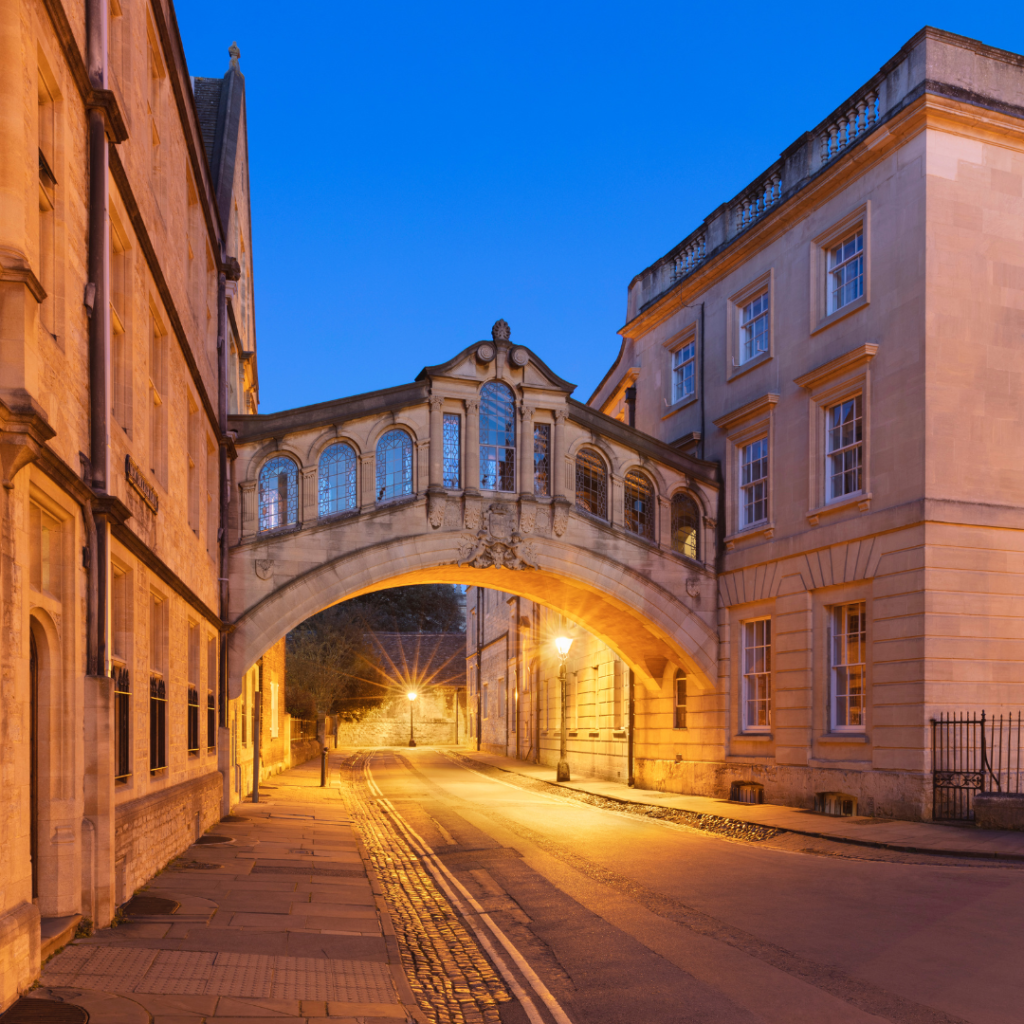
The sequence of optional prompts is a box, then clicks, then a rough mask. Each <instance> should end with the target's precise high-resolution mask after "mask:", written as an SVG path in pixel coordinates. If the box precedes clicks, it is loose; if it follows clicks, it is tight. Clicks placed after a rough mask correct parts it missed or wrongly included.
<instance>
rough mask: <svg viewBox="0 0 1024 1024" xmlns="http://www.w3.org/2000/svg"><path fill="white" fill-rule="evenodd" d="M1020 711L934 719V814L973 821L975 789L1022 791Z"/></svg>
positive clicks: (941, 818) (939, 818)
mask: <svg viewBox="0 0 1024 1024" xmlns="http://www.w3.org/2000/svg"><path fill="white" fill-rule="evenodd" d="M1020 727H1021V713H1020V712H1017V716H1016V718H1015V717H1014V716H1013V715H1012V714H1008V715H998V716H996V717H993V718H988V717H986V715H985V712H984V711H982V713H981V716H980V717H977V718H975V717H972V716H971V715H970V714H969V713H968V712H961V713H959V714H958V713H956V712H946V713H945V714H943V715H940V716H939V717H938V718H933V719H932V818H933V819H934V820H935V821H973V820H974V794H975V793H1020V792H1022V791H1024V790H1022V786H1021V781H1022V780H1021V760H1020Z"/></svg>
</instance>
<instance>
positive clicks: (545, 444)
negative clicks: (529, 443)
mask: <svg viewBox="0 0 1024 1024" xmlns="http://www.w3.org/2000/svg"><path fill="white" fill-rule="evenodd" d="M533 493H534V494H539V495H542V496H545V495H548V494H550V493H551V424H550V423H538V424H536V425H535V426H534V428H533Z"/></svg>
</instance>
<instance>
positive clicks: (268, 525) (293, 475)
mask: <svg viewBox="0 0 1024 1024" xmlns="http://www.w3.org/2000/svg"><path fill="white" fill-rule="evenodd" d="M298 518H299V471H298V467H297V466H296V465H295V463H294V462H293V461H292V460H291V459H289V458H287V457H286V456H284V455H275V456H274V458H272V459H271V460H270V461H269V462H268V463H267V464H266V465H265V466H264V467H263V469H261V470H260V530H276V529H277V528H278V527H281V526H294V525H295V523H297V522H298Z"/></svg>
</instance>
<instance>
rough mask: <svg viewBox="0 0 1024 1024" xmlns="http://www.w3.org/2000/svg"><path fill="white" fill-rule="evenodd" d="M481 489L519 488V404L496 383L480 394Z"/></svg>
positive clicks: (489, 384)
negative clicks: (517, 419) (517, 464)
mask: <svg viewBox="0 0 1024 1024" xmlns="http://www.w3.org/2000/svg"><path fill="white" fill-rule="evenodd" d="M480 486H481V488H483V489H484V490H486V491H514V490H515V489H516V404H515V401H514V400H513V398H512V392H511V391H510V390H509V389H508V388H507V387H506V386H505V385H504V384H500V383H498V381H494V380H492V381H488V383H486V384H485V385H484V386H483V390H482V391H481V392H480Z"/></svg>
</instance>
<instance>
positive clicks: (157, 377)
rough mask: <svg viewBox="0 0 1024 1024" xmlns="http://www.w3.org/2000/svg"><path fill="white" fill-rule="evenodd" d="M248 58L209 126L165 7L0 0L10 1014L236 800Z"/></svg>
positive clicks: (1, 955)
mask: <svg viewBox="0 0 1024 1024" xmlns="http://www.w3.org/2000/svg"><path fill="white" fill-rule="evenodd" d="M231 63H232V66H231V68H230V70H229V73H228V76H227V77H226V79H225V81H227V80H228V79H230V82H231V85H232V87H233V88H234V89H235V94H234V96H235V99H234V106H233V107H230V105H229V109H226V110H223V111H222V110H220V109H218V112H217V113H218V116H220V115H221V114H222V113H223V114H224V115H225V116H223V117H220V119H219V120H218V118H217V117H215V118H214V120H213V122H212V127H211V124H209V123H207V124H204V123H203V122H201V120H200V117H199V113H198V111H197V107H196V103H195V100H194V97H193V92H192V84H191V82H190V79H189V77H188V73H187V69H186V65H185V58H184V54H183V51H182V46H181V40H180V38H179V37H178V34H177V28H176V22H175V19H174V13H173V10H172V8H171V5H170V3H169V2H158V3H154V4H144V3H141V2H139V0H118V2H114V3H108V2H107V0H86V2H85V3H82V4H64V3H61V2H60V0H52V2H51V0H47V2H46V3H42V2H39V0H10V2H6V3H4V4H3V5H0V464H2V470H3V488H2V490H0V530H2V544H0V548H2V554H0V621H2V630H3V642H2V644H0V690H2V701H0V772H2V774H3V778H4V784H3V786H2V787H0V863H2V864H3V870H2V871H0V1009H3V1008H4V1007H6V1006H7V1005H9V1003H10V1002H11V1001H13V999H15V998H16V997H17V994H18V992H19V991H21V990H23V989H24V988H26V987H27V986H28V985H30V984H31V982H32V980H33V978H34V977H35V975H36V974H37V973H38V969H39V949H40V942H39V935H40V918H51V919H61V920H62V921H63V920H66V922H68V923H69V927H71V928H72V929H73V927H74V923H75V921H76V920H77V918H78V917H79V916H81V917H82V918H86V919H89V920H90V921H91V922H92V924H93V925H94V926H103V925H105V924H107V923H109V921H110V920H111V917H112V915H113V913H114V909H115V907H116V905H117V904H118V903H119V902H120V901H122V900H123V899H125V898H127V897H128V896H130V895H131V892H132V890H133V889H134V888H136V887H137V886H138V885H140V884H142V882H144V881H145V880H146V879H148V878H149V877H151V876H152V874H153V873H154V872H155V871H157V870H159V869H160V868H161V867H162V866H163V865H164V864H165V863H166V862H167V861H168V860H170V859H171V858H172V857H173V856H175V855H176V854H177V853H179V852H180V851H181V850H182V849H184V847H185V846H187V845H188V843H189V842H191V841H192V840H193V839H194V838H195V833H196V830H197V829H205V828H206V827H208V826H209V824H210V823H211V822H213V821H215V820H216V819H217V818H218V817H219V816H220V814H222V813H223V810H222V808H223V806H224V804H225V799H226V794H225V791H224V783H223V776H222V773H221V767H222V761H223V762H224V764H226V763H227V760H226V759H227V755H228V751H227V749H226V747H227V744H226V740H225V736H226V733H227V730H225V729H222V728H221V723H222V722H223V721H226V716H227V710H228V709H227V706H226V700H225V699H224V695H223V691H224V687H223V683H222V668H221V665H222V656H221V655H222V650H223V645H222V642H221V637H222V634H223V630H224V624H223V621H222V618H221V614H222V598H223V593H222V586H221V583H220V582H219V581H220V578H221V577H223V576H224V575H225V573H224V572H223V571H222V570H221V564H220V563H221V532H220V531H221V506H222V500H221V481H222V480H223V479H225V474H224V467H225V466H226V462H227V459H228V457H229V454H230V440H229V438H228V437H227V435H226V431H225V428H226V414H227V409H226V408H225V409H224V412H223V414H222V413H221V411H220V405H221V395H222V394H223V395H225V396H227V394H228V390H229V388H228V381H227V380H226V377H227V374H226V373H225V371H224V370H223V368H222V366H221V360H220V358H219V353H220V352H221V351H222V350H225V348H226V345H225V342H227V343H228V344H230V345H233V346H234V347H235V350H236V351H237V352H238V353H239V356H238V371H237V377H238V382H239V383H238V385H237V390H238V401H237V406H238V407H239V408H250V409H252V408H255V404H254V403H255V384H256V377H255V363H254V355H253V353H254V349H255V343H254V340H253V339H254V334H253V330H252V323H251V320H252V309H253V303H252V284H251V282H252V268H251V240H250V228H249V214H248V173H247V168H246V149H245V121H244V89H243V81H242V78H241V73H240V71H239V70H238V63H237V51H236V52H235V54H234V55H233V56H232V62H231ZM225 88H226V86H225ZM232 111H233V114H232ZM228 114H232V116H230V117H229V116H227V115H228ZM211 133H212V134H211ZM207 136H209V137H210V138H209V141H210V142H212V143H213V144H214V145H215V146H216V145H220V146H221V149H223V148H224V145H225V144H226V139H227V136H231V143H232V145H233V149H234V162H233V164H232V167H231V173H230V181H227V180H226V179H225V178H224V177H223V176H221V178H220V179H219V178H218V175H217V173H214V170H212V169H211V160H210V158H209V157H208V156H207V154H206V152H205V150H206V146H207V141H208V139H207ZM225 173H226V172H225ZM229 286H230V287H229ZM246 388H248V390H246ZM225 405H226V399H225Z"/></svg>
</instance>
